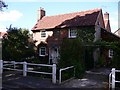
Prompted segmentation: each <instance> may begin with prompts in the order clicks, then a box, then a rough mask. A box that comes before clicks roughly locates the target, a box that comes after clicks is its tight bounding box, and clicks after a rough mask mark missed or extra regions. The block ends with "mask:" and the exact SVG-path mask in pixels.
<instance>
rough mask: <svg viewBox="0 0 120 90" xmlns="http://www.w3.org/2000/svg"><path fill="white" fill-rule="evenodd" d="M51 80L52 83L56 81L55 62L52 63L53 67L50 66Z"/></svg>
mask: <svg viewBox="0 0 120 90" xmlns="http://www.w3.org/2000/svg"><path fill="white" fill-rule="evenodd" d="M52 82H53V83H54V84H55V83H56V64H53V67H52Z"/></svg>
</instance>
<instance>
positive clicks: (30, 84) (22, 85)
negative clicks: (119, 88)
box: [3, 68, 110, 90]
mask: <svg viewBox="0 0 120 90" xmlns="http://www.w3.org/2000/svg"><path fill="white" fill-rule="evenodd" d="M109 73H110V70H109V69H104V68H103V69H98V70H97V69H95V70H91V71H87V72H86V74H85V75H84V77H83V78H82V79H73V80H71V81H69V82H66V83H63V84H61V85H59V84H52V82H51V80H50V79H41V78H39V77H32V76H27V77H23V76H22V74H21V75H20V73H18V72H17V73H13V72H12V73H10V72H5V73H3V90H16V89H21V90H25V89H26V88H27V89H38V90H39V89H40V88H100V89H101V90H103V89H104V90H107V89H108V75H109Z"/></svg>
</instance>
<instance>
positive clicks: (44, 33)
mask: <svg viewBox="0 0 120 90" xmlns="http://www.w3.org/2000/svg"><path fill="white" fill-rule="evenodd" d="M45 37H46V31H45V30H43V31H41V38H45Z"/></svg>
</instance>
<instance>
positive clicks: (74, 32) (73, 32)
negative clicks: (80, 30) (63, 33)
mask: <svg viewBox="0 0 120 90" xmlns="http://www.w3.org/2000/svg"><path fill="white" fill-rule="evenodd" d="M68 33H69V38H76V36H77V30H76V29H69V32H68Z"/></svg>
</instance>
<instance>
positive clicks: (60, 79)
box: [59, 66, 75, 84]
mask: <svg viewBox="0 0 120 90" xmlns="http://www.w3.org/2000/svg"><path fill="white" fill-rule="evenodd" d="M72 68H73V69H74V71H73V74H74V75H73V77H74V76H75V68H74V66H70V67H66V68H62V69H60V70H59V84H61V83H62V78H61V77H62V71H65V70H68V69H72ZM73 77H72V78H73ZM72 78H70V79H72ZM65 81H66V80H65ZM65 81H64V82H65ZM67 81H68V80H67Z"/></svg>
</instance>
